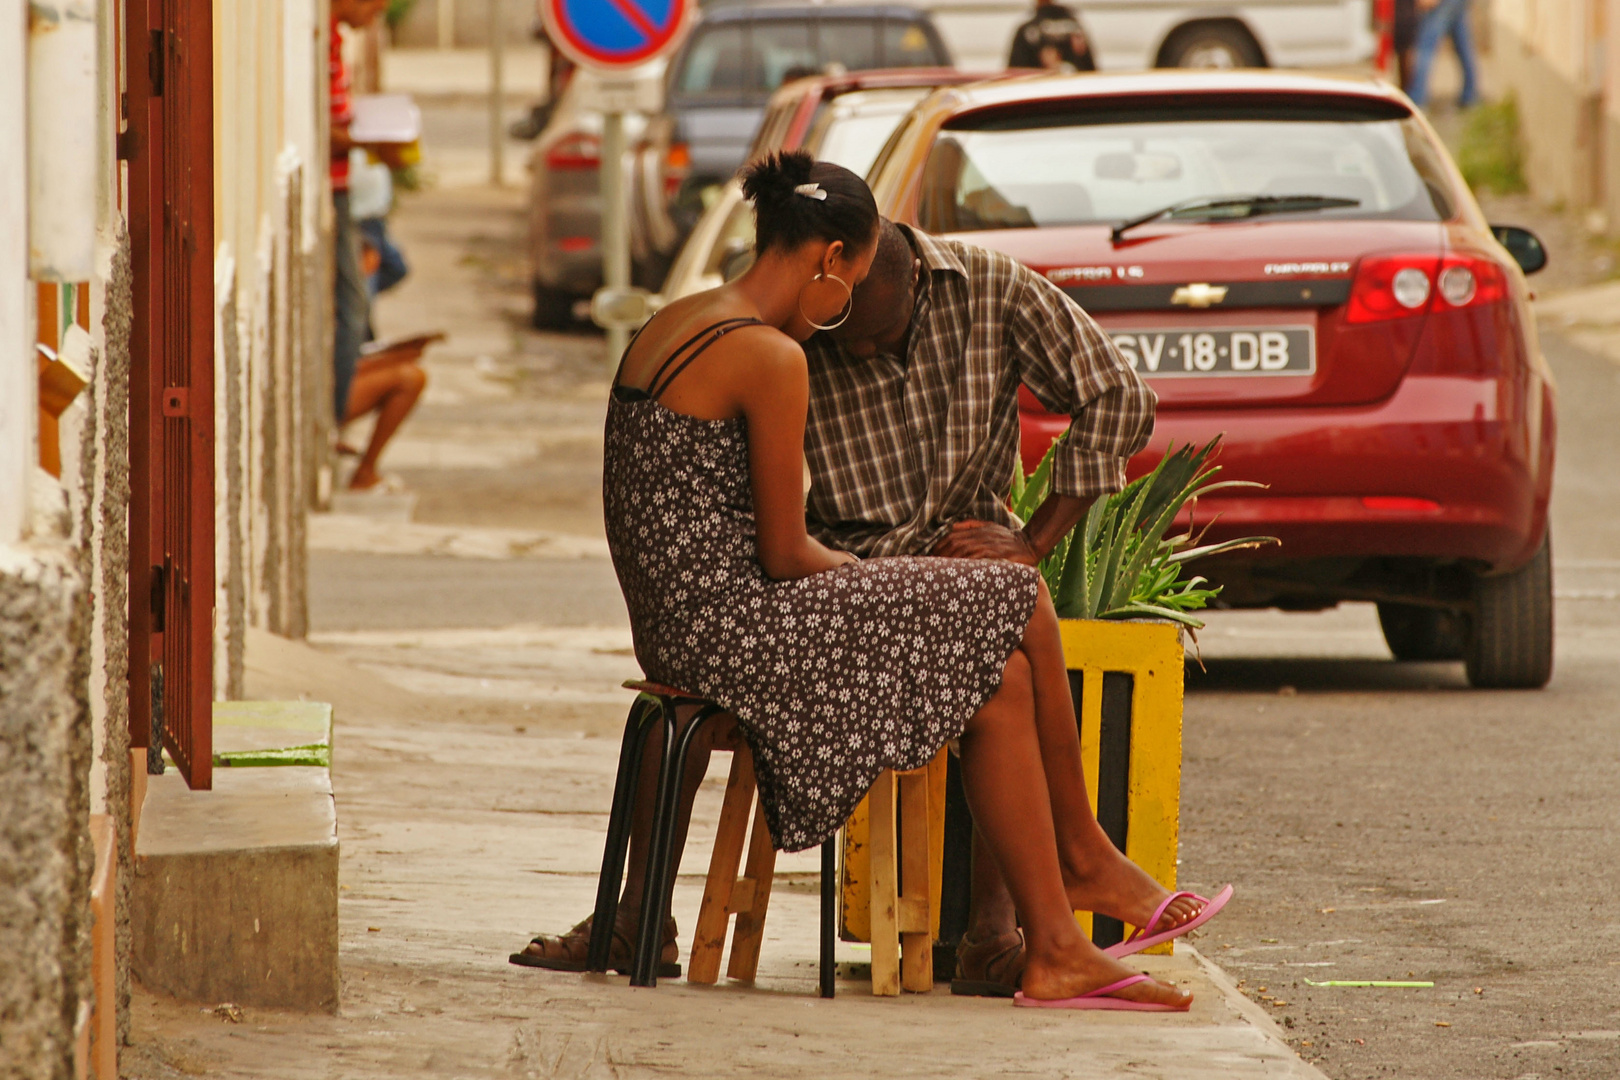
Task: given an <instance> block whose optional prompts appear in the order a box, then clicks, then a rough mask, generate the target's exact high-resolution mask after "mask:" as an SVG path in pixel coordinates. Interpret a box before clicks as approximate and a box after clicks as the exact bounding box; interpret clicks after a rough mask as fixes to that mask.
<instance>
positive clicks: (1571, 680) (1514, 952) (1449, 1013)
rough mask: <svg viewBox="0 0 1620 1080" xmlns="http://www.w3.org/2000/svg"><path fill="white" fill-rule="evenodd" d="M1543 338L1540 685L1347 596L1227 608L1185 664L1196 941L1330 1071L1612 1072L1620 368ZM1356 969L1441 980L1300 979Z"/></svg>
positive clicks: (1186, 796) (1186, 863) (1617, 857)
mask: <svg viewBox="0 0 1620 1080" xmlns="http://www.w3.org/2000/svg"><path fill="white" fill-rule="evenodd" d="M1544 348H1545V350H1546V352H1547V355H1548V358H1549V360H1550V361H1551V363H1552V365H1553V368H1554V371H1555V373H1556V376H1557V379H1558V387H1559V421H1560V437H1559V461H1558V471H1557V481H1556V487H1555V497H1554V508H1553V544H1554V548H1553V550H1554V552H1555V563H1556V578H1557V585H1556V590H1557V593H1558V598H1557V605H1558V607H1557V641H1558V646H1557V648H1558V652H1557V671H1556V674H1555V676H1554V678H1553V681H1552V684H1551V685H1550V686H1549V687H1548V688H1547V689H1545V690H1542V691H1537V692H1512V693H1507V692H1477V691H1472V690H1470V689H1468V687H1467V684H1466V682H1465V681H1464V679H1463V675H1462V670H1461V668H1462V665H1461V664H1397V663H1394V662H1393V661H1391V660H1389V659H1388V653H1387V651H1385V649H1384V647H1383V644H1382V641H1381V639H1380V637H1379V634H1378V629H1377V623H1376V616H1375V615H1373V613H1372V611H1371V609H1370V608H1369V607H1365V606H1361V605H1357V606H1355V607H1346V608H1345V609H1342V610H1340V611H1337V612H1330V613H1324V614H1321V615H1281V614H1269V613H1241V614H1229V615H1223V616H1218V617H1216V618H1214V619H1212V620H1211V627H1210V629H1211V631H1212V632H1211V633H1210V634H1208V635H1206V636H1205V654H1206V666H1207V668H1208V670H1207V672H1204V671H1200V670H1199V669H1198V668H1197V666H1196V665H1189V669H1188V680H1187V682H1188V688H1189V695H1188V698H1187V706H1186V728H1185V766H1184V769H1185V771H1184V774H1183V783H1184V788H1183V802H1182V814H1183V833H1182V838H1183V839H1182V859H1183V866H1182V870H1183V873H1184V876H1185V878H1186V879H1187V880H1189V881H1193V882H1199V883H1204V884H1214V883H1216V882H1217V881H1225V880H1232V881H1235V882H1236V883H1237V885H1238V895H1239V898H1240V900H1239V902H1238V903H1235V904H1234V905H1233V907H1232V909H1231V910H1230V911H1229V913H1227V914H1226V915H1223V916H1222V917H1221V919H1220V920H1219V921H1218V922H1216V923H1213V924H1211V931H1210V933H1209V934H1208V935H1206V937H1205V938H1204V939H1203V940H1202V942H1201V943H1200V944H1201V947H1202V948H1204V949H1205V951H1206V952H1208V953H1209V955H1211V956H1213V957H1214V958H1215V959H1216V960H1217V961H1218V962H1219V963H1221V964H1222V965H1223V966H1225V967H1226V968H1227V970H1228V971H1229V972H1231V973H1232V974H1233V975H1234V976H1235V977H1236V978H1239V979H1242V980H1245V982H1244V984H1243V985H1244V989H1245V990H1247V991H1248V992H1249V994H1250V996H1251V997H1254V998H1256V999H1257V1000H1267V999H1269V1000H1271V1001H1274V1002H1279V1003H1278V1004H1276V1005H1275V1006H1274V1009H1273V1011H1274V1012H1275V1013H1276V1014H1277V1015H1279V1016H1280V1017H1281V1018H1282V1020H1283V1022H1284V1023H1285V1024H1286V1025H1288V1026H1289V1028H1290V1029H1291V1032H1292V1033H1293V1034H1294V1035H1295V1036H1296V1045H1298V1046H1299V1047H1300V1048H1301V1051H1302V1053H1304V1054H1305V1055H1306V1056H1308V1057H1318V1058H1320V1061H1319V1065H1320V1067H1321V1068H1322V1069H1323V1070H1324V1071H1325V1072H1326V1073H1327V1074H1328V1075H1330V1076H1333V1077H1342V1078H1345V1080H1349V1078H1360V1077H1380V1076H1413V1077H1420V1076H1421V1077H1458V1078H1463V1077H1503V1078H1528V1077H1532V1076H1536V1077H1543V1078H1549V1080H1550V1078H1551V1077H1553V1076H1559V1077H1591V1078H1593V1080H1599V1078H1604V1080H1607V1078H1612V1077H1614V1076H1616V1075H1620V1030H1617V1029H1620V1008H1617V1005H1616V1002H1615V987H1616V986H1617V985H1620V919H1617V917H1616V915H1615V911H1614V904H1613V899H1612V898H1613V897H1614V896H1615V895H1616V893H1617V892H1620V833H1617V831H1616V828H1615V824H1616V822H1617V821H1620V788H1617V786H1616V783H1615V777H1616V770H1617V767H1620V715H1617V711H1616V707H1615V706H1616V703H1617V701H1620V665H1616V663H1615V660H1616V658H1617V656H1620V615H1617V614H1616V610H1615V601H1616V600H1617V599H1620V591H1617V590H1620V546H1617V544H1616V541H1617V540H1620V535H1617V526H1620V485H1616V483H1615V478H1614V462H1615V461H1616V460H1617V457H1620V427H1617V426H1616V424H1615V422H1614V409H1615V403H1616V402H1617V401H1620V366H1616V365H1615V364H1614V363H1612V362H1610V361H1608V360H1606V359H1604V358H1602V357H1598V356H1594V355H1592V354H1590V353H1586V352H1583V351H1581V350H1579V349H1576V348H1574V347H1572V346H1569V345H1566V344H1564V343H1562V342H1561V341H1560V340H1559V339H1558V338H1556V337H1550V336H1549V337H1546V338H1545V339H1544ZM1363 979H1373V980H1400V981H1407V980H1411V981H1419V980H1422V981H1433V982H1434V984H1435V985H1434V988H1433V989H1373V988H1326V987H1322V988H1318V987H1312V986H1310V985H1309V983H1308V981H1307V980H1314V981H1317V982H1324V981H1329V980H1363ZM1280 1002H1286V1004H1281V1003H1280Z"/></svg>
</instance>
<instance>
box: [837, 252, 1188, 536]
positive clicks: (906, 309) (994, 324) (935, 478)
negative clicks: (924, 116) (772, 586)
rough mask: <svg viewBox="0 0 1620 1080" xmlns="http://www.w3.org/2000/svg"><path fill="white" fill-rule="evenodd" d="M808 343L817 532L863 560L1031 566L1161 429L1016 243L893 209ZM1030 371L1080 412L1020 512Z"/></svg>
mask: <svg viewBox="0 0 1620 1080" xmlns="http://www.w3.org/2000/svg"><path fill="white" fill-rule="evenodd" d="M805 352H806V354H807V355H808V357H809V360H810V414H809V419H808V423H807V425H806V433H805V454H806V459H807V461H808V462H809V467H810V476H811V487H810V498H809V506H808V509H807V513H808V516H809V522H810V530H811V532H812V533H813V534H814V535H815V536H816V538H817V539H819V540H821V541H822V542H823V543H826V544H829V545H831V546H834V547H840V548H843V549H845V550H848V551H853V552H855V553H856V554H857V555H860V556H862V557H870V556H878V555H926V554H930V553H932V554H935V555H951V556H966V557H984V558H1003V559H1012V560H1015V561H1017V562H1023V563H1029V564H1031V565H1034V564H1035V563H1037V562H1039V561H1040V559H1041V558H1042V557H1044V556H1045V555H1047V554H1048V553H1049V552H1050V551H1051V550H1052V548H1053V547H1055V546H1056V544H1057V542H1058V541H1059V540H1060V539H1061V538H1062V537H1063V536H1065V535H1066V534H1067V533H1068V532H1069V530H1070V529H1072V528H1073V527H1074V525H1075V523H1076V522H1078V521H1079V520H1080V518H1081V517H1082V516H1083V515H1084V514H1085V511H1086V510H1087V509H1088V508H1089V507H1090V505H1091V503H1092V501H1093V500H1095V499H1096V497H1097V496H1098V495H1101V494H1103V493H1105V492H1114V491H1118V490H1119V489H1120V488H1121V487H1122V486H1123V485H1124V483H1125V463H1126V462H1127V461H1128V460H1129V459H1130V457H1131V455H1132V454H1135V453H1136V452H1137V451H1139V450H1141V449H1142V447H1143V446H1145V445H1146V444H1147V440H1148V436H1149V435H1151V434H1152V432H1153V408H1154V404H1155V401H1156V398H1155V397H1154V394H1153V391H1152V390H1149V389H1148V388H1147V386H1146V384H1144V383H1143V382H1142V380H1141V379H1140V378H1138V377H1137V375H1136V372H1135V371H1134V370H1132V368H1131V366H1130V364H1129V363H1127V362H1126V361H1125V359H1124V358H1123V357H1121V356H1120V354H1119V352H1118V351H1117V350H1116V349H1115V348H1114V345H1113V342H1112V341H1111V340H1109V338H1108V335H1106V334H1104V333H1103V332H1102V330H1101V329H1099V328H1098V326H1097V324H1096V323H1094V322H1093V321H1092V320H1091V317H1090V316H1088V315H1087V314H1086V313H1085V312H1084V311H1082V310H1080V308H1079V306H1078V305H1076V304H1075V303H1074V301H1072V300H1070V299H1069V298H1068V297H1067V296H1066V295H1064V293H1063V292H1062V290H1060V289H1059V288H1058V287H1057V286H1055V285H1053V284H1051V283H1050V282H1049V281H1047V280H1046V279H1045V278H1043V277H1041V276H1040V275H1039V274H1036V273H1034V272H1032V271H1031V270H1029V269H1028V268H1027V267H1025V266H1023V265H1022V264H1021V263H1018V262H1016V261H1014V260H1013V259H1011V258H1009V257H1007V256H1005V255H1001V254H998V253H996V252H992V251H987V250H985V249H983V248H978V247H974V246H973V245H971V244H964V243H960V242H958V241H955V240H941V239H938V238H936V237H932V236H929V235H928V234H926V233H923V232H918V231H915V230H912V229H910V228H907V227H906V226H904V225H895V224H893V223H892V222H887V221H885V222H884V223H883V231H882V233H881V234H880V236H879V239H878V253H877V256H876V257H875V259H874V260H873V263H872V269H871V272H870V274H869V275H868V277H867V278H866V281H865V282H864V283H862V285H861V288H860V289H859V290H858V291H857V292H856V294H855V298H854V303H853V308H852V310H851V312H850V316H849V318H848V319H847V320H846V321H845V322H844V323H843V325H841V326H839V327H838V328H837V329H836V330H833V331H830V332H827V333H822V334H818V335H816V336H815V337H814V338H812V339H811V340H810V341H809V342H808V343H807V344H806V346H805ZM1020 384H1022V385H1024V386H1027V387H1028V388H1029V390H1030V392H1031V393H1033V394H1034V395H1035V398H1036V399H1037V400H1038V401H1039V402H1040V403H1041V404H1042V405H1043V406H1045V407H1046V408H1047V409H1048V410H1049V411H1051V412H1054V413H1057V414H1059V415H1066V416H1069V417H1071V418H1072V419H1071V423H1070V425H1069V430H1068V431H1066V432H1065V433H1064V434H1063V436H1062V438H1061V439H1059V440H1058V444H1057V456H1056V459H1055V461H1054V462H1053V469H1052V497H1051V498H1049V499H1048V500H1047V502H1046V503H1045V504H1044V505H1043V506H1042V507H1041V508H1040V509H1039V510H1038V511H1037V512H1036V513H1035V514H1034V516H1033V517H1032V518H1031V519H1030V520H1029V521H1027V522H1020V521H1017V520H1016V519H1015V518H1014V517H1013V516H1012V514H1011V512H1010V511H1009V510H1008V509H1007V494H1008V489H1009V487H1010V486H1011V484H1012V477H1013V470H1014V469H1015V468H1017V467H1018V445H1019V439H1018V433H1019V428H1018V387H1019V385H1020Z"/></svg>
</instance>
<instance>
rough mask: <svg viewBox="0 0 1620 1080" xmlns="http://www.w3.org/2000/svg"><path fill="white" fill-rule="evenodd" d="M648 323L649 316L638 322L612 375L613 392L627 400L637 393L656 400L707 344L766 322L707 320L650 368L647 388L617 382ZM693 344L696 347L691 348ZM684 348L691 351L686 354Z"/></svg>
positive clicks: (649, 321) (700, 353) (748, 318)
mask: <svg viewBox="0 0 1620 1080" xmlns="http://www.w3.org/2000/svg"><path fill="white" fill-rule="evenodd" d="M651 324H652V320H651V319H649V320H647V322H645V323H643V324H642V325H641V330H637V331H636V334H635V337H632V338H631V339H630V342H629V344H627V345H626V346H625V347H624V355H623V356H621V357H619V370H618V371H616V372H614V374H613V390H614V392H615V393H623V394H624V395H625V396H626V397H627V398H628V399H629V400H639V398H637V397H635V396H633V395H638V394H639V395H641V396H642V397H645V398H647V399H648V400H651V401H657V400H658V399H659V398H660V397H662V396H663V394H664V391H665V390H668V389H669V384H670V383H672V382H674V381H675V380H676V378H677V377H678V376H679V375H680V374H681V372H683V371H685V370H686V368H687V365H689V364H690V363H691V362H692V361H694V360H696V359H697V358H698V357H699V356H702V355H703V352H704V350H705V349H707V348H708V347H709V346H710V345H713V344H714V343H715V342H717V341H719V340H720V339H721V338H723V337H725V336H726V335H727V334H729V333H731V331H733V330H736V329H738V328H740V327H744V326H764V325H765V324H764V323H763V322H761V321H760V320H759V319H755V318H753V317H741V318H734V319H721V320H720V321H719V322H717V323H710V324H709V325H708V326H705V327H704V328H703V329H702V330H699V331H698V332H697V333H695V334H693V335H692V336H691V337H689V338H687V339H686V340H685V341H683V342H681V344H680V345H679V346H677V347H676V348H675V349H674V350H673V351H672V352H671V353H670V354H669V355H668V356H666V357H665V358H664V361H663V363H661V364H659V365H658V367H657V369H656V370H654V371H653V376H652V378H651V379H649V380H648V381H647V388H646V389H645V390H642V389H640V388H638V387H633V386H622V385H620V383H619V375H620V373H622V372H623V371H624V362H625V360H626V359H628V358H629V356H630V349H631V346H633V345H635V343H636V339H637V338H639V337H641V332H642V330H645V329H647V327H648V326H650V325H651ZM705 335H712V336H710V337H709V340H707V341H703V343H702V344H701V345H699V344H698V342H699V341H702V339H703V338H704V336H705ZM694 345H696V346H697V347H696V348H693V346H694ZM687 350H691V351H690V352H689V353H688V352H687ZM682 353H687V355H686V356H685V357H684V358H683V357H682V355H681V354H682ZM676 361H679V363H678V364H677V363H676ZM671 364H675V370H673V371H669V368H670V365H671ZM666 371H668V372H669V374H668V377H665V374H664V373H665V372H666Z"/></svg>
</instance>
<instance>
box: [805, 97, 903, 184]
mask: <svg viewBox="0 0 1620 1080" xmlns="http://www.w3.org/2000/svg"><path fill="white" fill-rule="evenodd" d="M928 92H929V88H927V87H915V88H908V89H905V90H881V91H875V92H872V93H871V95H870V97H868V98H867V100H865V101H862V102H860V103H859V104H856V105H853V106H851V105H846V104H844V103H843V102H842V101H839V99H834V102H835V104H832V105H828V106H823V107H822V109H821V110H820V111H819V112H818V113H817V114H816V117H815V119H814V120H813V121H811V124H810V131H809V132H808V133H807V134H806V135H805V139H804V146H805V149H806V150H809V151H810V152H811V153H812V154H814V155H815V156H816V157H818V158H820V159H821V160H822V161H830V162H832V163H833V164H835V165H842V166H843V167H844V168H846V169H848V170H849V171H850V172H853V173H855V174H856V175H859V176H864V175H866V171H867V170H868V169H870V168H871V167H872V162H873V160H874V159H876V158H877V156H878V151H879V150H881V149H883V144H884V143H886V142H888V140H889V136H890V135H891V134H893V132H894V129H895V125H896V124H898V123H900V120H901V119H902V118H903V117H904V116H905V115H906V113H908V112H910V111H911V107H912V106H913V105H915V104H916V103H917V102H919V101H921V100H922V99H923V98H924V97H926V96H927V95H928ZM862 96H866V95H862Z"/></svg>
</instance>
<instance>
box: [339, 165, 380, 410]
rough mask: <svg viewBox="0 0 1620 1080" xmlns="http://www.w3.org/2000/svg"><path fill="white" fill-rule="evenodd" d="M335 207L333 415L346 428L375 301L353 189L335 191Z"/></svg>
mask: <svg viewBox="0 0 1620 1080" xmlns="http://www.w3.org/2000/svg"><path fill="white" fill-rule="evenodd" d="M332 209H333V219H334V223H333V240H334V244H333V249H334V250H333V253H332V254H333V261H334V262H335V263H336V266H335V267H334V269H335V271H336V273H335V274H334V275H333V277H334V281H333V296H332V301H333V304H332V314H333V332H332V419H333V421H334V422H335V424H336V426H337V427H339V428H342V426H343V421H344V419H345V418H346V417H347V416H348V414H349V388H350V386H351V385H352V384H353V382H354V372H355V367H356V366H357V365H358V364H359V362H360V346H361V345H362V344H363V343H364V342H365V340H366V323H367V321H368V320H369V317H370V310H371V302H370V299H369V298H368V297H367V295H366V280H365V277H364V276H363V275H362V274H361V272H360V231H359V229H358V228H357V227H356V226H355V222H354V218H353V216H351V215H350V213H349V193H348V192H347V191H334V192H332Z"/></svg>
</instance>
